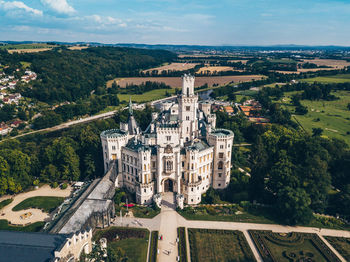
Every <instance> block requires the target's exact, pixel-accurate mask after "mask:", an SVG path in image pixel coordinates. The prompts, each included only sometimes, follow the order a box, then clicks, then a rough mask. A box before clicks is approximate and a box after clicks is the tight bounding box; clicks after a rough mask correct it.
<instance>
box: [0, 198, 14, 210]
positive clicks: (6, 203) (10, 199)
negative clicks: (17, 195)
mask: <svg viewBox="0 0 350 262" xmlns="http://www.w3.org/2000/svg"><path fill="white" fill-rule="evenodd" d="M12 201H13V199H12V198H9V199H5V200H3V201H1V202H0V209H2V208H3V207H4V206H7V205H9V204H11V202H12Z"/></svg>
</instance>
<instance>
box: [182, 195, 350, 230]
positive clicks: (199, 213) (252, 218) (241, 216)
mask: <svg viewBox="0 0 350 262" xmlns="http://www.w3.org/2000/svg"><path fill="white" fill-rule="evenodd" d="M177 211H178V213H179V214H180V215H182V216H183V217H184V218H186V219H188V220H208V221H227V222H243V223H259V224H283V223H282V221H281V220H280V219H279V218H278V217H276V215H275V214H276V212H275V210H274V209H273V208H271V207H268V206H262V205H254V204H251V203H249V202H247V201H242V202H241V203H240V204H230V205H217V206H215V205H200V206H197V207H191V206H186V207H185V208H184V209H183V210H177ZM298 226H306V227H317V228H330V229H339V230H350V225H348V224H346V223H345V222H344V221H342V220H341V219H336V218H333V217H329V216H322V215H314V217H313V219H312V220H311V221H310V223H308V224H298Z"/></svg>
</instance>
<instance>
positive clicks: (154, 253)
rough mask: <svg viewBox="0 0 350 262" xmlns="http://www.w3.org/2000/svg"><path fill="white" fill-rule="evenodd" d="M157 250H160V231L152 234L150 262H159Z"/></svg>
mask: <svg viewBox="0 0 350 262" xmlns="http://www.w3.org/2000/svg"><path fill="white" fill-rule="evenodd" d="M157 250H158V231H152V232H151V243H150V247H149V259H148V261H149V262H156V261H157Z"/></svg>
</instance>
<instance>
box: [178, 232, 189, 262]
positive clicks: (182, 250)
mask: <svg viewBox="0 0 350 262" xmlns="http://www.w3.org/2000/svg"><path fill="white" fill-rule="evenodd" d="M177 236H178V238H179V243H178V252H179V257H180V262H187V246H186V229H185V228H184V227H179V228H178V229H177Z"/></svg>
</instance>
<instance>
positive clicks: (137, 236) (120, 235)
mask: <svg viewBox="0 0 350 262" xmlns="http://www.w3.org/2000/svg"><path fill="white" fill-rule="evenodd" d="M101 238H106V239H107V246H108V247H109V248H111V249H112V250H115V251H116V250H119V251H120V250H121V251H122V253H124V252H125V256H126V257H127V258H128V260H127V261H133V262H145V261H146V259H147V250H148V238H149V231H148V230H147V229H138V228H120V227H110V228H108V229H103V230H98V231H96V233H95V235H94V237H93V240H94V241H98V240H100V239H101Z"/></svg>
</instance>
